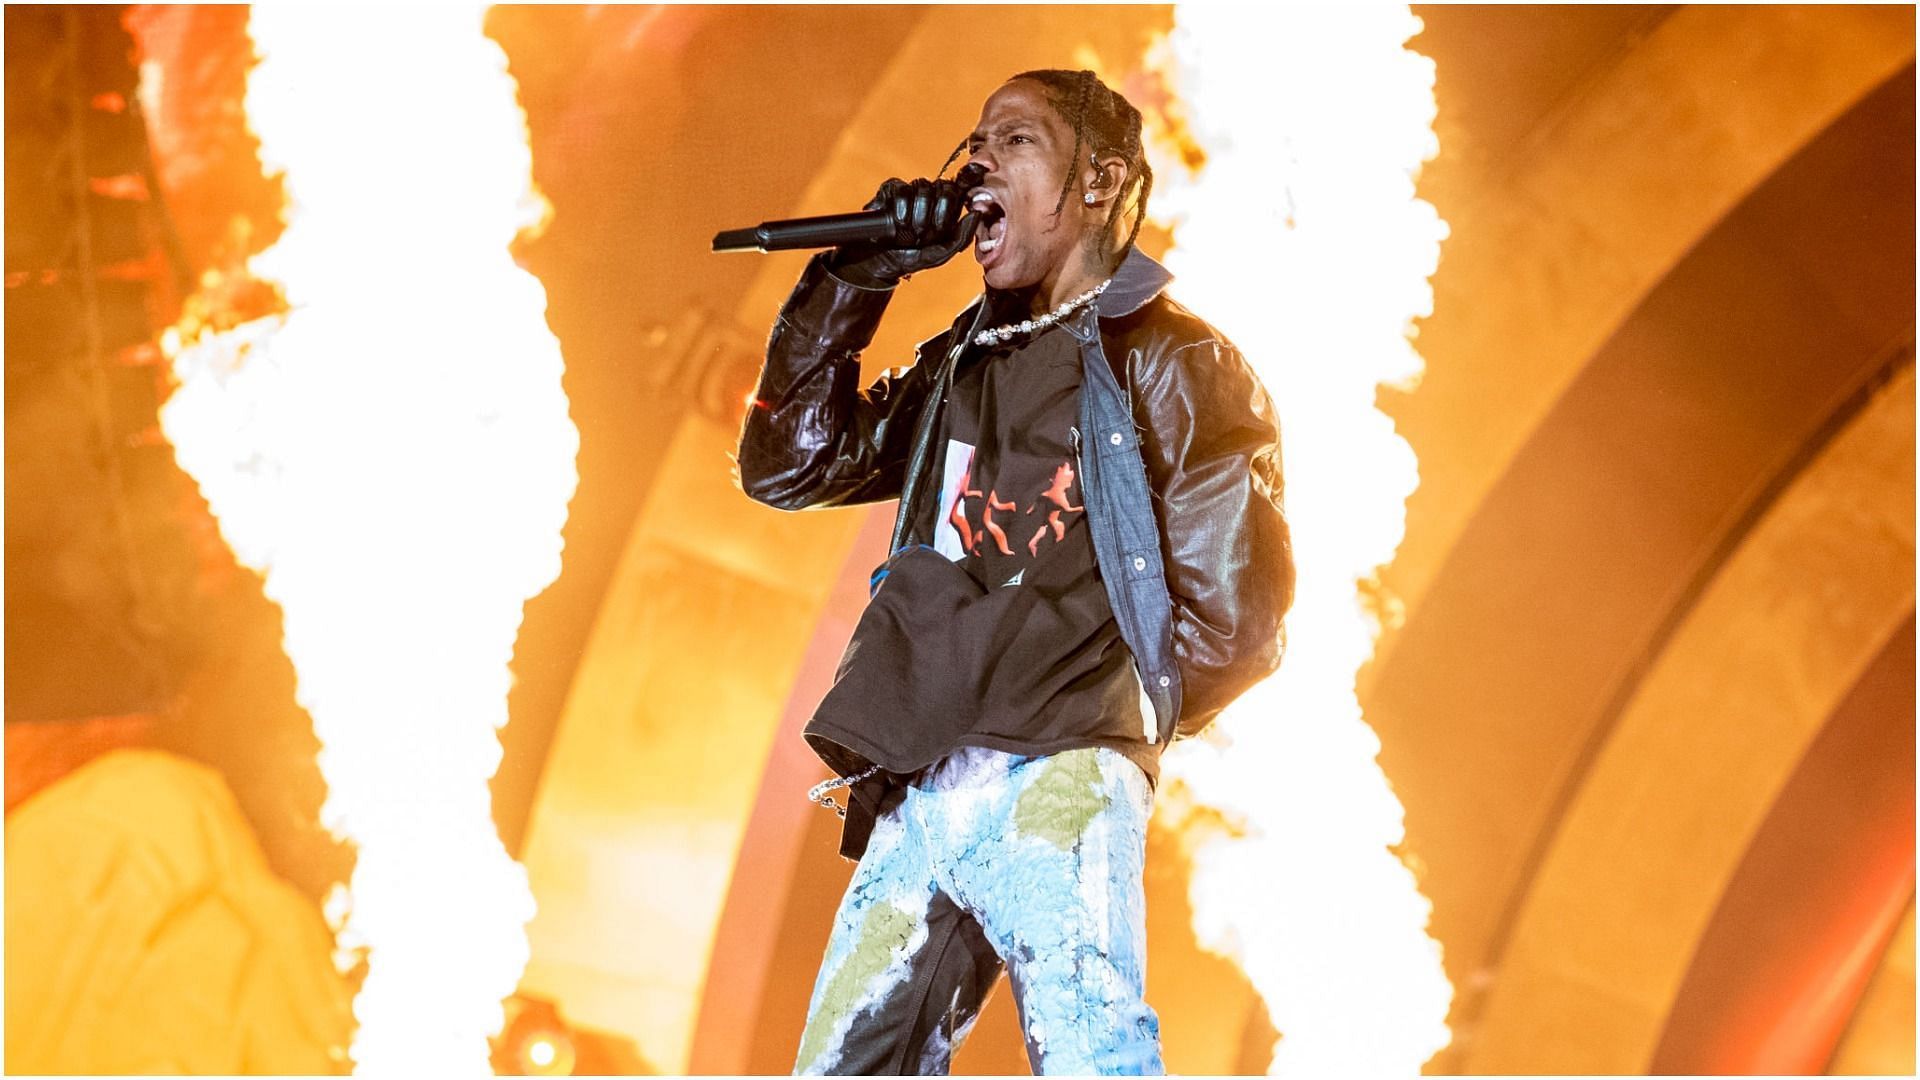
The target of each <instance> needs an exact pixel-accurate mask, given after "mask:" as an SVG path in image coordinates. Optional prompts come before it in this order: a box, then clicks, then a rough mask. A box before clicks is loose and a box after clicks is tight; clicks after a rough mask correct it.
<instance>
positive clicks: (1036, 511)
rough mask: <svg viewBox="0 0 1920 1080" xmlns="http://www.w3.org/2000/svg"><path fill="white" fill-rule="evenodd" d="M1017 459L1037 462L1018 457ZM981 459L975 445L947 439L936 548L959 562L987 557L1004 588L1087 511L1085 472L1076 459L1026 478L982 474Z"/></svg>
mask: <svg viewBox="0 0 1920 1080" xmlns="http://www.w3.org/2000/svg"><path fill="white" fill-rule="evenodd" d="M1014 463H1015V464H1028V465H1029V467H1031V465H1030V463H1027V462H1022V461H1020V460H1019V459H1018V458H1016V460H1015V462H1014ZM980 464H981V462H980V455H979V453H978V452H977V451H976V450H975V448H974V447H972V446H969V445H967V444H966V443H964V442H961V441H960V440H958V439H949V440H947V457H946V468H945V469H944V471H943V472H944V474H943V476H942V478H941V488H940V520H939V522H938V523H937V525H936V527H935V530H934V544H933V546H934V550H936V551H938V552H939V553H940V554H942V555H945V556H946V557H947V558H948V559H951V560H952V561H954V562H960V561H961V560H963V559H967V558H969V557H971V558H976V559H983V560H986V561H987V562H989V563H991V564H992V566H993V568H994V570H995V571H996V573H997V574H998V575H999V576H1000V577H1001V586H1002V587H1005V586H1008V585H1018V584H1020V582H1021V580H1022V579H1023V578H1024V576H1025V574H1026V568H1027V565H1028V564H1029V563H1031V562H1032V561H1033V560H1035V559H1038V558H1039V557H1040V554H1041V552H1043V551H1045V550H1046V549H1047V548H1048V547H1049V546H1051V545H1054V544H1058V543H1060V542H1061V541H1063V540H1065V539H1066V536H1067V527H1068V526H1069V525H1070V524H1072V522H1073V521H1074V520H1075V518H1076V517H1078V516H1079V515H1082V514H1084V513H1086V506H1085V504H1084V503H1083V502H1082V501H1081V499H1080V477H1079V475H1078V472H1077V470H1075V469H1074V467H1073V462H1072V461H1071V460H1070V459H1063V460H1062V461H1060V462H1059V463H1058V464H1057V465H1055V466H1053V468H1052V470H1051V472H1046V471H1044V470H1043V471H1042V472H1041V473H1040V474H1039V475H1037V476H1031V477H1029V478H1028V479H1027V480H1026V482H1024V483H1022V482H1021V480H1020V479H1019V478H1018V477H1013V478H1009V477H1007V476H1006V472H1007V471H1008V470H1002V471H1000V472H998V473H997V474H996V475H995V476H994V477H993V478H991V479H983V478H982V477H981V476H979V475H976V474H978V473H980V472H983V471H984V470H983V469H981V468H979V466H980ZM996 555H997V556H999V558H995V557H994V556H996ZM1008 560H1012V561H1011V562H1009V561H1008Z"/></svg>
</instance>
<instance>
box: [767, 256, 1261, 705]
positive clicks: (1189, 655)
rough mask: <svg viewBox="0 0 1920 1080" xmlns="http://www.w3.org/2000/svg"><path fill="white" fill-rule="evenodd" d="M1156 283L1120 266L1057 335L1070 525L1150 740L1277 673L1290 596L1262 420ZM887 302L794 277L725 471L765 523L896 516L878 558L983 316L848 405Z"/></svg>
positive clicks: (914, 495) (919, 531)
mask: <svg viewBox="0 0 1920 1080" xmlns="http://www.w3.org/2000/svg"><path fill="white" fill-rule="evenodd" d="M1169 280H1171V275H1169V274H1168V273H1167V272H1166V270H1165V269H1163V268H1162V267H1161V266H1160V265H1159V264H1158V263H1156V262H1154V261H1153V260H1152V259H1150V258H1148V257H1147V256H1146V255H1144V254H1142V253H1141V252H1139V251H1137V250H1136V251H1133V252H1131V253H1129V255H1128V256H1127V258H1126V259H1125V260H1124V261H1123V263H1122V264H1121V266H1120V268H1119V270H1118V272H1117V273H1116V274H1115V275H1114V279H1113V283H1112V284H1111V285H1110V286H1109V287H1108V289H1107V291H1106V292H1105V293H1104V294H1102V295H1101V296H1100V297H1099V298H1098V299H1097V300H1096V301H1095V302H1094V304H1092V305H1089V306H1088V307H1087V308H1085V309H1082V311H1081V312H1080V313H1078V314H1077V315H1076V317H1074V318H1072V319H1069V320H1068V321H1067V323H1065V324H1063V325H1065V326H1067V328H1068V329H1069V332H1072V333H1073V334H1074V336H1075V337H1076V338H1078V339H1079V340H1080V342H1081V355H1082V360H1083V364H1085V365H1086V366H1085V369H1084V370H1083V389H1082V397H1083V404H1082V418H1083V419H1082V424H1081V426H1080V428H1079V429H1078V430H1080V431H1081V432H1085V433H1086V435H1085V436H1083V439H1082V442H1083V443H1084V444H1085V445H1084V446H1083V448H1082V458H1083V468H1082V471H1081V485H1082V491H1083V493H1084V494H1085V497H1086V505H1087V507H1088V511H1087V513H1088V525H1089V527H1090V528H1091V529H1092V530H1093V534H1094V540H1095V545H1094V546H1095V551H1096V555H1097V557H1098V559H1099V564H1100V568H1101V574H1102V577H1103V579H1104V580H1105V583H1106V585H1107V588H1108V596H1109V599H1110V601H1112V604H1113V609H1114V615H1115V618H1116V621H1117V622H1118V623H1119V626H1120V629H1121V634H1122V637H1123V638H1124V639H1125V640H1126V641H1127V643H1128V645H1129V647H1131V648H1132V650H1133V652H1134V656H1135V659H1136V664H1137V666H1138V670H1139V672H1140V675H1141V679H1142V687H1143V691H1144V692H1145V693H1146V694H1147V696H1148V697H1149V698H1150V699H1151V701H1152V704H1153V706H1154V712H1155V714H1157V718H1158V729H1159V733H1160V735H1161V737H1162V738H1169V737H1178V736H1187V735H1193V734H1196V733H1198V732H1199V731H1200V730H1201V729H1202V728H1204V727H1205V726H1206V725H1207V724H1208V723H1210V722H1211V721H1212V720H1213V718H1214V717H1215V716H1216V715H1217V714H1218V713H1219V712H1220V710H1221V709H1223V708H1225V707H1226V706H1227V704H1228V703H1230V702H1232V701H1233V699H1234V698H1236V697H1238V696H1239V695H1240V694H1241V693H1242V692H1243V691H1245V690H1246V689H1247V688H1248V687H1250V686H1252V685H1253V684H1255V683H1257V682H1259V681H1260V680H1261V679H1264V678H1266V677H1267V676H1268V675H1269V674H1271V673H1272V672H1273V671H1274V670H1275V669H1276V668H1277V667H1278V666H1279V663H1280V657H1281V654H1282V653H1283V651H1284V649H1285V643H1286V630H1285V624H1284V622H1283V619H1284V616H1285V615H1286V613H1287V609H1288V608H1289V607H1290V606H1291V605H1292V602H1293V587H1294V565H1293V543H1292V534H1291V531H1290V529H1289V528H1288V525H1287V518H1286V512H1285V509H1284V505H1283V501H1282V492H1283V487H1282V477H1281V462H1280V432H1279V423H1278V418H1277V416H1276V414H1275V412H1274V408H1273V402H1272V400H1271V399H1270V398H1269V397H1268V395H1267V391H1266V389H1265V387H1264V386H1262V385H1261V383H1260V380H1259V378H1258V377H1257V376H1256V375H1255V374H1254V372H1253V369H1252V368H1251V367H1250V366H1249V365H1248V364H1247V362H1246V360H1245V358H1244V357H1243V356H1241V354H1240V352H1239V350H1238V349H1236V348H1235V347H1234V346H1233V345H1232V343H1230V342H1229V341H1227V340H1226V338H1225V337H1224V336H1222V335H1221V334H1220V333H1219V332H1218V331H1217V330H1215V329H1213V328H1212V327H1211V326H1209V325H1207V324H1206V323H1205V322H1203V321H1202V320H1200V319H1199V318H1197V317H1195V316H1194V315H1193V314H1192V313H1191V312H1189V311H1187V310H1186V309H1185V308H1183V307H1181V306H1180V305H1179V304H1177V303H1175V302H1174V301H1173V300H1171V299H1169V298H1168V297H1167V296H1166V295H1165V294H1164V289H1165V286H1166V283H1167V282H1168V281H1169ZM891 295H892V293H891V290H874V289H864V288H860V287H858V286H855V285H851V284H849V283H847V282H844V281H841V280H840V279H838V278H836V277H834V276H833V275H832V274H831V273H829V272H828V271H827V269H826V266H825V262H824V259H823V258H821V257H816V258H815V259H814V260H813V261H812V262H810V263H809V264H808V266H807V269H806V271H805V272H804V273H803V274H802V275H801V278H800V281H799V283H798V284H797V285H795V287H794V290H793V292H792V294H791V295H790V296H789V297H788V299H787V302H786V304H785V305H784V306H783V307H782V308H781V310H780V314H779V317H778V318H777V319H776V321H775V323H774V327H773V333H772V335H771V337H770V338H769V340H768V343H767V361H766V367H765V369H764V370H763V372H762V374H761V378H760V385H759V389H758V392H757V393H756V395H755V401H754V403H753V405H752V406H751V407H750V408H749V409H748V411H747V418H746V421H745V423H744V424H743V426H742V429H741V433H740V451H739V458H738V461H739V478H740V484H741V488H742V490H744V491H745V492H746V493H747V494H748V495H749V496H751V497H752V498H754V499H756V500H758V501H760V502H763V503H766V504H767V505H769V506H774V507H778V508H780V509H784V510H798V509H802V508H807V507H826V506H844V505H850V504H854V503H863V502H873V501H877V500H882V499H892V498H899V499H900V500H901V503H900V510H899V513H898V517H897V519H896V524H895V527H894V532H893V545H892V548H893V550H896V551H897V550H899V549H900V548H901V547H903V546H906V545H911V544H915V543H922V542H926V541H927V534H928V533H929V532H930V531H931V519H932V517H933V514H932V512H931V509H930V508H929V507H928V506H926V505H925V504H927V503H928V502H929V500H930V498H933V497H937V493H936V494H935V495H934V496H928V495H927V494H926V492H925V484H926V480H927V474H928V473H929V472H930V470H931V458H932V456H933V455H932V451H931V446H932V444H933V439H934V434H935V432H937V431H938V429H939V421H940V412H941V407H942V406H944V404H945V401H946V388H947V386H948V385H949V382H950V380H951V377H952V373H953V367H954V364H955V362H956V361H957V360H958V358H959V356H960V355H961V350H962V349H963V348H964V347H965V343H966V342H967V341H968V340H969V339H970V338H971V337H972V335H973V333H974V332H975V331H976V330H977V329H979V328H981V327H982V326H983V325H984V321H985V313H986V305H985V304H983V303H981V302H979V301H976V302H975V303H974V304H973V305H971V306H969V307H968V308H967V310H966V311H964V312H962V313H961V315H960V317H959V318H958V319H956V320H955V322H954V325H953V326H951V327H949V328H948V329H947V330H946V331H945V332H944V333H941V334H939V335H937V336H935V337H933V338H931V339H929V340H928V341H926V342H923V343H922V344H921V345H920V347H919V350H918V357H917V362H916V363H915V364H914V365H913V366H912V367H910V368H906V369H896V370H894V371H890V372H888V373H887V374H885V375H883V376H882V377H881V378H880V379H879V380H877V381H876V382H875V383H874V384H873V385H872V386H870V387H868V388H867V389H866V390H865V391H862V390H861V389H860V386H859V381H860V359H859V358H860V352H861V350H863V349H864V348H866V346H867V344H868V343H869V342H870V341H871V340H872V338H873V332H874V330H875V328H876V327H877V326H878V325H879V321H880V317H881V315H882V314H883V313H884V312H885V310H886V307H887V302H888V300H889V298H890V297H891ZM1096 309H1097V310H1096ZM1096 327H1097V329H1096ZM1109 374H1110V375H1111V377H1110V378H1109V377H1107V376H1108V375H1109ZM1121 417H1126V418H1129V419H1127V420H1122V419H1118V418H1121ZM1109 429H1112V430H1109ZM1142 479H1144V481H1145V483H1142V482H1141V481H1142Z"/></svg>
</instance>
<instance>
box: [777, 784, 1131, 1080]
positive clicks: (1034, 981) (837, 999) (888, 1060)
mask: <svg viewBox="0 0 1920 1080" xmlns="http://www.w3.org/2000/svg"><path fill="white" fill-rule="evenodd" d="M1152 805H1153V794H1152V790H1151V788H1150V787H1149V785H1148V783H1147V778H1146V776H1145V775H1144V774H1143V773H1142V772H1141V771H1140V767H1139V766H1137V765H1135V764H1134V763H1133V762H1131V761H1129V760H1127V758H1126V757H1124V756H1123V755H1121V754H1118V753H1116V752H1114V751H1112V750H1108V749H1105V748H1098V749H1093V748H1089V749H1082V750H1070V751H1066V752H1064V753H1059V754H1052V755H1048V756H1045V757H1021V756H1018V755H1014V754H1007V753H1003V752H1001V751H998V750H987V749H982V748H978V747H965V748H962V749H960V750H957V751H955V752H954V753H952V754H950V755H948V756H947V757H945V758H943V759H941V760H940V761H939V762H938V763H936V764H935V765H934V766H933V767H932V768H931V769H929V770H928V771H927V772H925V773H923V774H922V775H921V776H920V777H918V778H917V779H916V780H915V781H914V783H913V784H912V785H910V786H909V787H907V788H906V789H905V791H904V798H900V799H899V800H898V801H896V802H894V803H893V804H892V805H891V806H889V807H887V808H886V809H885V810H884V811H883V812H882V813H881V815H880V818H879V820H878V821H877V822H876V823H875V825H874V830H873V836H872V838H871V839H870V840H869V842H868V845H867V850H866V854H865V855H864V856H863V857H862V858H861V860H860V866H859V868H858V869H857V870H856V871H855V872H854V876H853V881H852V882H851V883H850V884H849V885H848V887H847V893H846V896H845V898H844V899H843V900H842V901H841V903H840V910H839V911H838V913H837V914H836V915H835V917H834V928H833V936H832V938H831V939H830V940H829V941H828V943H827V954H826V958H825V959H824V960H823V961H822V963H821V965H820V974H819V976H818V979H817V980H816V982H815V983H814V988H813V999H812V1002H811V1004H810V1005H809V1006H808V1009H807V1027H806V1031H805V1033H804V1034H803V1035H802V1036H801V1040H800V1051H799V1055H798V1058H797V1059H796V1061H795V1062H794V1072H795V1073H796V1074H824V1073H832V1074H869V1075H871V1074H882V1073H885V1074H904V1073H921V1074H944V1073H946V1072H947V1071H948V1069H949V1066H950V1064H951V1061H952V1055H953V1050H954V1048H955V1047H956V1046H957V1045H959V1043H960V1041H961V1040H962V1039H964V1038H965V1037H966V1034H967V1031H968V1030H969V1029H970V1028H971V1027H972V1026H973V1022H974V1020H975V1019H976V1018H977V1017H978V1016H979V1014H980V1007H981V1005H983V1004H984V1003H985V1001H986V998H987V994H988V992H989V991H991V990H992V989H993V986H994V984H995V982H996V981H997V980H998V979H999V976H1000V972H1001V971H1002V970H1003V969H1005V970H1006V971H1007V972H1008V973H1009V976H1010V978H1011V981H1012V984H1013V993H1014V1000H1015V1002H1016V1004H1017V1005H1018V1006H1019V1009H1020V1021H1021V1026H1022V1027H1023V1029H1024V1030H1025V1033H1026V1041H1027V1058H1028V1061H1029V1063H1030V1064H1031V1065H1032V1067H1033V1071H1034V1072H1035V1073H1036V1074H1057V1073H1080V1074H1088V1073H1096V1074H1109V1075H1116V1074H1131V1075H1139V1074H1150V1073H1160V1072H1163V1071H1164V1069H1163V1067H1162V1065H1161V1061H1160V1022H1159V1018H1158V1017H1157V1016H1155V1015H1154V1011H1153V1009H1152V1008H1150V1007H1148V1005H1147V1003H1146V1001H1145V1000H1143V998H1142V993H1143V991H1144V989H1145V985H1146V908H1145V891H1144V886H1143V884H1142V882H1141V871H1142V864H1143V862H1144V858H1145V854H1146V835H1147V818H1148V816H1149V815H1150V813H1151V811H1152Z"/></svg>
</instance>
